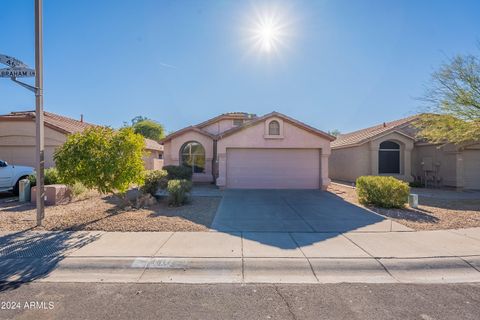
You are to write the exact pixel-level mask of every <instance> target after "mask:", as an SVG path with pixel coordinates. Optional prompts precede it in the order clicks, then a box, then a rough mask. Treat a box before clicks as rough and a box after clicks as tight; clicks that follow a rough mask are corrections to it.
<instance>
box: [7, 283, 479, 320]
mask: <svg viewBox="0 0 480 320" xmlns="http://www.w3.org/2000/svg"><path fill="white" fill-rule="evenodd" d="M1 289H2V291H1V292H0V303H1V305H0V307H1V309H0V319H209V320H210V319H222V320H223V319H249V320H250V319H369V320H373V319H424V320H431V319H479V315H480V284H443V285H438V284H435V285H433V284H432V285H419V284H331V285H318V284H317V285H271V284H268V285H257V284H248V285H240V284H235V285H231V284H221V285H218V284H217V285H216V284H208V285H185V284H182V285H180V284H106V283H30V284H24V285H19V286H14V285H6V286H4V287H1Z"/></svg>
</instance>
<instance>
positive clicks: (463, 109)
mask: <svg viewBox="0 0 480 320" xmlns="http://www.w3.org/2000/svg"><path fill="white" fill-rule="evenodd" d="M422 100H423V101H426V102H427V103H428V105H429V111H430V112H429V113H425V114H422V115H421V116H420V119H419V120H418V121H417V122H416V123H415V124H416V126H417V127H418V128H419V129H420V131H419V133H418V136H419V137H421V138H424V139H426V140H427V141H430V142H433V143H445V142H450V143H454V144H462V143H467V142H471V141H478V140H480V60H479V58H478V57H476V56H473V55H467V56H460V55H459V56H456V57H455V58H453V59H451V60H450V61H449V62H447V63H445V64H443V65H442V66H441V67H440V69H439V70H438V71H436V72H434V73H433V74H432V80H431V85H430V86H429V87H428V89H427V91H426V94H425V96H424V97H423V98H422Z"/></svg>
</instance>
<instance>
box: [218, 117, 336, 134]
mask: <svg viewBox="0 0 480 320" xmlns="http://www.w3.org/2000/svg"><path fill="white" fill-rule="evenodd" d="M272 117H278V118H281V119H283V120H284V121H287V122H288V123H290V124H292V125H294V126H296V127H298V128H300V129H303V130H306V131H309V132H311V133H313V134H316V135H318V136H321V137H323V138H326V139H328V140H330V141H333V140H335V137H334V136H332V135H330V134H328V133H326V132H324V131H321V130H318V129H316V128H314V127H311V126H309V125H307V124H305V123H303V122H300V121H298V120H295V119H293V118H290V117H289V116H286V115H284V114H282V113H280V112H276V111H273V112H271V113H269V114H266V115H264V116H261V117H258V118H256V119H254V120H252V121H249V122H247V123H245V124H243V125H242V126H238V127H235V128H232V129H230V130H227V131H225V132H223V133H221V134H219V135H218V137H219V138H220V139H221V138H223V137H226V136H230V135H232V134H236V133H238V132H240V131H242V130H244V129H246V128H249V127H251V126H254V125H256V124H258V123H260V122H262V121H265V120H267V119H268V118H272Z"/></svg>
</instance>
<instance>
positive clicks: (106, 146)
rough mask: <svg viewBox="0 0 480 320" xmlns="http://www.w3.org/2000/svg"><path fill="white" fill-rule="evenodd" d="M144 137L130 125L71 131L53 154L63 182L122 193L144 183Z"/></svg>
mask: <svg viewBox="0 0 480 320" xmlns="http://www.w3.org/2000/svg"><path fill="white" fill-rule="evenodd" d="M144 149H145V138H144V137H142V136H141V135H139V134H136V133H134V132H133V129H132V128H122V129H120V130H114V129H112V128H108V127H97V126H95V127H90V128H87V129H85V130H84V131H82V132H79V133H74V134H71V135H69V136H68V137H67V141H66V142H65V143H64V144H63V145H62V146H61V147H59V148H58V149H57V150H56V151H55V154H54V160H55V163H56V165H57V168H58V173H59V175H60V177H61V178H62V181H63V182H64V183H65V184H67V185H73V184H75V183H76V182H81V183H82V184H83V185H84V186H85V187H87V188H88V189H96V190H97V191H99V192H100V193H111V192H118V193H119V194H124V193H125V192H126V191H127V190H128V189H129V188H130V187H131V186H132V185H140V184H142V183H143V178H144V174H143V173H144V170H145V169H144V166H143V156H144Z"/></svg>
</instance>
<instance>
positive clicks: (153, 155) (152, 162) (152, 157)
mask: <svg viewBox="0 0 480 320" xmlns="http://www.w3.org/2000/svg"><path fill="white" fill-rule="evenodd" d="M146 153H147V155H146V156H144V157H143V163H144V166H145V169H147V170H161V169H162V168H163V159H160V151H158V150H147V151H146Z"/></svg>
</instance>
